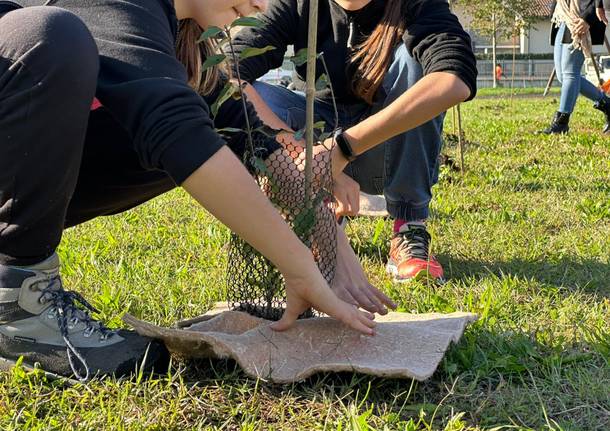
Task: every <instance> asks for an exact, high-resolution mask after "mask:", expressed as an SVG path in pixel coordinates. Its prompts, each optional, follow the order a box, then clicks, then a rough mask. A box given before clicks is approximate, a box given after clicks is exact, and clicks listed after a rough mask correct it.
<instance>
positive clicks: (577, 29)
mask: <svg viewBox="0 0 610 431" xmlns="http://www.w3.org/2000/svg"><path fill="white" fill-rule="evenodd" d="M589 29H590V26H589V24H588V23H587V21H585V20H584V19H582V18H581V19H579V20H578V21H577V22H576V25H575V26H574V33H575V34H576V35H577V36H582V35H584V34H586V33H587V32H588V31H589Z"/></svg>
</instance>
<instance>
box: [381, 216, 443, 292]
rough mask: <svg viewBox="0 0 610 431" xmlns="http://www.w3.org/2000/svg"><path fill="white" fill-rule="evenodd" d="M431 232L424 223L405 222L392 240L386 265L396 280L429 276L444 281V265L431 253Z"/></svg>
mask: <svg viewBox="0 0 610 431" xmlns="http://www.w3.org/2000/svg"><path fill="white" fill-rule="evenodd" d="M430 239H431V238H430V234H429V233H428V231H427V230H426V226H425V225H424V224H423V223H405V224H403V225H402V226H401V228H400V230H399V232H397V233H395V234H394V238H392V240H391V241H390V257H389V259H388V265H387V267H386V269H387V271H388V273H390V274H393V275H394V279H395V280H396V281H408V280H412V279H420V278H428V279H433V280H435V281H438V282H443V281H444V279H443V267H442V266H441V264H440V263H438V261H437V260H436V259H435V258H434V256H431V255H430Z"/></svg>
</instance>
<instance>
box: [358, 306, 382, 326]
mask: <svg viewBox="0 0 610 431" xmlns="http://www.w3.org/2000/svg"><path fill="white" fill-rule="evenodd" d="M356 311H357V313H358V321H359V322H360V323H362V324H363V325H364V326H366V327H367V328H370V329H373V328H375V327H376V326H377V322H375V320H373V319H370V318H369V317H368V313H363V312H362V311H360V310H356Z"/></svg>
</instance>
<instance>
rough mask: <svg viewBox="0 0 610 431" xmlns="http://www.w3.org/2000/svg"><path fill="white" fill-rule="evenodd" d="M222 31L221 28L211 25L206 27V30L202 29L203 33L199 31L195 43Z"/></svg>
mask: <svg viewBox="0 0 610 431" xmlns="http://www.w3.org/2000/svg"><path fill="white" fill-rule="evenodd" d="M222 31H223V30H222V29H221V28H219V27H214V26H212V27H210V28H208V29H207V30H206V31H204V32H203V33H201V36H199V39H197V43H201V42H203V41H204V40H206V39H210V38H212V37H216V36H218V35H219V34H221V33H222Z"/></svg>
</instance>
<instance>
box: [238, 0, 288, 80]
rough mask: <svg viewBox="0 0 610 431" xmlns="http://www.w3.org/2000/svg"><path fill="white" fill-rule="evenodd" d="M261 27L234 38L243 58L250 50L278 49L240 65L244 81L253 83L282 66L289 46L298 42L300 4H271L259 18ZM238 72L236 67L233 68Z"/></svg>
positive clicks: (275, 0) (274, 1)
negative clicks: (269, 47)
mask: <svg viewBox="0 0 610 431" xmlns="http://www.w3.org/2000/svg"><path fill="white" fill-rule="evenodd" d="M257 18H259V19H260V20H261V21H262V22H263V25H262V26H261V27H245V28H244V29H243V30H241V31H240V32H239V33H238V34H237V35H236V36H235V38H234V47H235V51H236V52H237V53H238V54H239V53H241V52H242V51H243V50H244V49H246V48H249V47H255V48H264V47H266V46H273V47H275V49H274V50H272V51H267V52H266V53H264V54H261V55H258V56H256V57H250V58H247V59H245V60H240V61H239V73H240V76H241V78H242V79H243V80H244V81H248V82H253V81H255V80H256V79H258V78H260V77H261V76H263V75H264V74H265V73H267V72H269V71H270V70H272V69H276V68H278V67H280V66H281V65H282V62H283V61H284V55H285V54H286V49H287V47H288V45H291V44H293V43H294V41H295V40H296V32H297V29H298V24H299V17H298V10H297V1H296V0H270V1H269V6H268V8H267V11H266V12H265V13H263V14H258V15H257ZM233 70H234V71H235V65H233Z"/></svg>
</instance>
